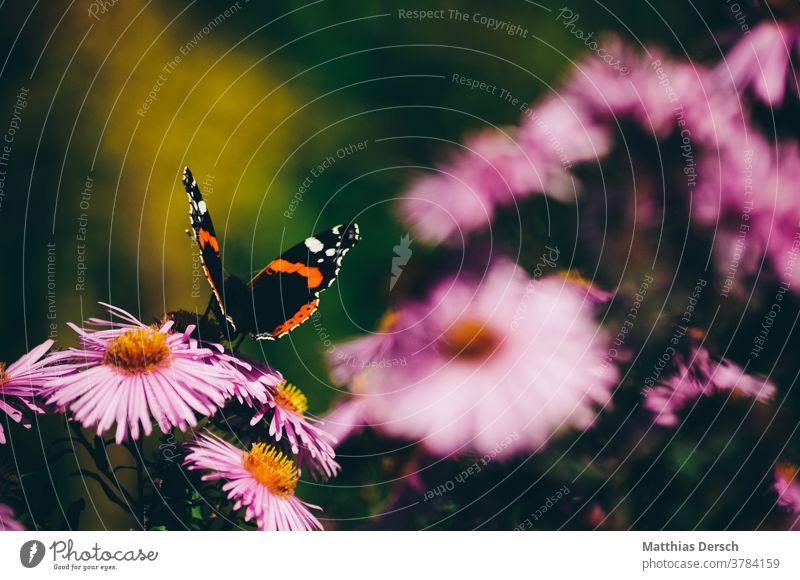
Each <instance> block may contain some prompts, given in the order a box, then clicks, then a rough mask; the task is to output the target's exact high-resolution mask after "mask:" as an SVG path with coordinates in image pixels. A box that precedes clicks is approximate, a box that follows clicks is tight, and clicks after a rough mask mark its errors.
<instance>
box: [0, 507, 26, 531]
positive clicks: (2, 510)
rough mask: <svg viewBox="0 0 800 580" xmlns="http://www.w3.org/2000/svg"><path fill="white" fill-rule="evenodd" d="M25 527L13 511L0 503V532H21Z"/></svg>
mask: <svg viewBox="0 0 800 580" xmlns="http://www.w3.org/2000/svg"><path fill="white" fill-rule="evenodd" d="M22 531H25V526H23V525H22V523H21V522H20V521H19V520H18V519H17V518H16V516H15V515H14V510H12V509H11V508H10V507H8V506H7V505H5V504H2V503H0V532H22Z"/></svg>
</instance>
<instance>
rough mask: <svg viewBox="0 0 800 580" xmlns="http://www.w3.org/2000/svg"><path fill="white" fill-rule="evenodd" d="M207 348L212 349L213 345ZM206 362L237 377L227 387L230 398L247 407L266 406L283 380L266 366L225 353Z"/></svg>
mask: <svg viewBox="0 0 800 580" xmlns="http://www.w3.org/2000/svg"><path fill="white" fill-rule="evenodd" d="M208 346H209V348H213V347H214V346H215V345H208ZM206 362H207V363H208V364H210V365H212V366H216V367H219V368H221V369H223V370H225V371H226V372H229V373H231V375H234V376H236V377H237V380H235V381H232V382H231V383H230V385H229V387H230V396H232V397H236V399H237V400H238V401H239V402H240V403H245V404H247V406H248V407H256V406H261V405H265V404H267V403H268V402H269V401H270V400H271V399H272V393H273V392H274V391H275V388H276V387H277V386H278V384H279V383H280V382H281V381H282V380H283V376H282V375H281V373H279V372H278V371H276V370H275V369H273V368H271V367H269V366H268V365H265V364H263V363H257V362H255V361H251V360H248V359H246V358H244V357H238V356H233V355H230V354H227V353H225V352H220V353H215V354H214V356H210V357H208V358H207V359H206Z"/></svg>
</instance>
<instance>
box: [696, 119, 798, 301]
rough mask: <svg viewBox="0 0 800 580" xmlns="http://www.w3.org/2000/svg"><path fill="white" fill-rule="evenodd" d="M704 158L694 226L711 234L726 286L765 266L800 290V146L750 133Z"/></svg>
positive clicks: (700, 170)
mask: <svg viewBox="0 0 800 580" xmlns="http://www.w3.org/2000/svg"><path fill="white" fill-rule="evenodd" d="M740 135H741V136H740V137H739V138H738V139H737V138H731V139H729V141H728V143H726V144H725V145H724V146H722V147H720V149H719V151H717V152H716V153H714V154H708V155H703V156H702V157H701V159H700V164H699V175H700V179H699V181H698V185H697V188H696V189H695V191H694V195H693V198H692V215H693V218H694V219H695V220H696V222H697V223H698V224H699V225H701V226H703V227H705V228H707V229H709V230H710V231H712V233H713V235H714V238H715V239H714V252H715V260H716V264H717V269H718V270H719V271H720V272H721V273H723V274H724V275H726V277H727V282H726V286H731V285H732V284H733V282H734V280H735V281H737V282H738V284H737V285H738V286H743V284H742V276H743V275H753V274H757V273H759V271H760V270H761V269H762V268H763V267H764V266H765V265H766V266H767V267H768V268H769V269H770V270H771V271H772V272H773V275H774V277H775V278H776V279H777V280H778V281H780V282H783V283H786V284H787V285H788V286H789V287H790V289H791V290H793V291H795V292H797V291H800V267H797V266H796V264H797V262H798V259H800V198H798V197H797V195H796V191H795V190H796V184H797V183H798V182H799V181H800V147H798V145H797V143H794V142H782V143H776V144H770V143H768V142H767V141H766V140H765V139H764V138H763V137H761V136H759V135H758V134H756V133H751V134H749V135H747V138H745V136H744V134H743V133H741V134H740Z"/></svg>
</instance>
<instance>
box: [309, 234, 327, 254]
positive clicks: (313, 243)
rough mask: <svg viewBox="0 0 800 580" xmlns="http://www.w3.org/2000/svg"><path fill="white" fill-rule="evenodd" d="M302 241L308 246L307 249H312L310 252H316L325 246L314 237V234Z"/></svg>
mask: <svg viewBox="0 0 800 580" xmlns="http://www.w3.org/2000/svg"><path fill="white" fill-rule="evenodd" d="M304 243H305V245H306V248H308V249H309V250H311V251H312V252H314V253H315V254H316V253H317V252H319V251H320V250H322V249H323V248H324V247H325V246H324V245H323V243H322V242H320V241H319V240H318V239H317V238H315V237H314V236H311V237H310V238H306V240H305V242H304Z"/></svg>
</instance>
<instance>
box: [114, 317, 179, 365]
mask: <svg viewBox="0 0 800 580" xmlns="http://www.w3.org/2000/svg"><path fill="white" fill-rule="evenodd" d="M169 359H170V351H169V347H168V346H167V335H166V334H164V333H162V332H158V329H157V328H153V327H148V328H132V329H130V330H126V331H125V332H123V333H122V334H120V335H119V337H117V338H115V339H114V340H112V341H111V344H109V345H108V348H107V349H106V355H105V357H104V358H103V362H104V363H105V364H108V365H113V366H115V367H117V368H119V369H122V370H124V371H127V372H129V373H149V372H152V371H153V370H155V369H156V368H158V367H159V366H163V365H164V364H165V363H166V362H168V361H169Z"/></svg>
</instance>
